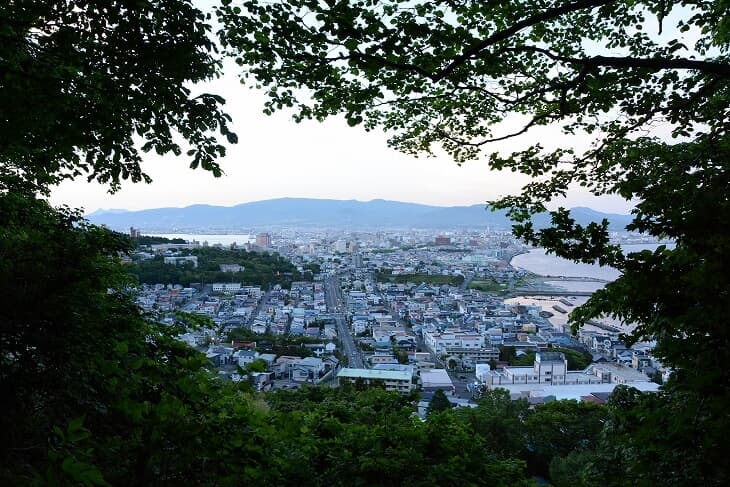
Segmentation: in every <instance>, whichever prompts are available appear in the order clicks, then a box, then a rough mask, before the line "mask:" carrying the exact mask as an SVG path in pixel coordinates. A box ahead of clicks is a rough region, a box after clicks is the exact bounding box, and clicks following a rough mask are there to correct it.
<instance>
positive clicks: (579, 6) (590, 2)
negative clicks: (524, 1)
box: [430, 0, 613, 81]
mask: <svg viewBox="0 0 730 487" xmlns="http://www.w3.org/2000/svg"><path fill="white" fill-rule="evenodd" d="M612 1H613V0H580V1H578V2H575V3H571V4H567V5H563V6H561V7H556V8H551V9H548V10H545V11H544V12H542V13H539V14H537V15H533V16H531V17H528V18H526V19H525V20H522V21H520V22H517V23H516V24H514V25H513V26H511V27H509V28H507V29H504V30H501V31H499V32H496V33H494V34H492V35H491V36H489V37H487V38H486V39H484V40H482V41H481V42H479V43H477V44H474V45H473V46H471V47H470V48H468V49H466V50H465V51H464V52H463V53H461V55H459V56H457V57H455V58H454V59H453V60H452V61H451V62H450V63H449V64H448V65H447V66H446V67H445V68H444V69H442V70H441V71H439V72H438V73H436V74H434V75H432V76H430V78H431V79H433V80H434V81H440V80H442V79H444V78H445V77H447V76H448V75H449V74H451V73H452V72H453V71H454V70H455V69H456V68H457V67H458V66H459V65H461V64H463V63H464V62H466V60H468V59H469V58H470V57H472V56H474V55H476V54H479V52H480V51H483V50H484V49H486V48H487V47H489V46H491V45H493V44H496V43H497V42H500V41H503V40H505V39H509V38H510V37H512V36H513V35H515V34H517V33H518V32H519V31H521V30H522V29H526V28H528V27H532V26H533V25H537V24H539V23H541V22H545V21H546V20H550V19H554V18H556V17H560V16H561V15H565V14H568V13H571V12H577V11H579V10H584V9H592V8H595V7H601V6H603V5H606V4H609V3H611V2H612Z"/></svg>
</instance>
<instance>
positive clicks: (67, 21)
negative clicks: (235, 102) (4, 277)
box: [0, 0, 236, 192]
mask: <svg viewBox="0 0 730 487" xmlns="http://www.w3.org/2000/svg"><path fill="white" fill-rule="evenodd" d="M207 19H208V17H207V16H206V15H205V14H203V12H201V11H200V10H198V9H197V8H195V7H193V5H192V3H191V2H190V0H171V1H169V0H165V1H162V0H149V1H141V2H128V1H124V0H93V1H90V0H45V1H31V0H11V1H9V2H3V4H2V6H0V92H1V93H2V96H0V113H2V116H0V133H2V134H3V136H2V138H0V190H2V191H7V190H9V189H12V190H15V191H18V190H21V189H23V190H26V191H29V192H37V191H40V192H47V191H48V186H49V185H50V184H54V183H57V182H59V181H61V180H62V179H66V178H76V177H78V176H81V175H86V176H87V177H88V179H89V180H92V179H95V180H98V181H100V182H102V183H108V184H109V185H110V188H111V189H112V190H116V189H118V188H119V185H120V182H121V181H122V180H125V179H129V180H131V181H149V180H150V179H149V177H148V176H147V175H146V174H145V173H144V171H143V169H142V167H141V162H142V155H141V153H142V152H149V151H155V152H156V153H158V154H166V153H173V154H176V155H180V154H181V152H182V151H183V150H184V149H185V147H184V145H181V142H183V143H184V144H188V145H189V150H188V152H187V153H188V155H189V156H192V162H191V164H190V165H191V167H193V168H195V167H198V166H200V167H202V168H203V169H205V170H208V171H211V172H212V173H213V174H214V175H220V174H221V170H220V167H219V166H218V164H217V163H216V162H215V159H216V158H217V157H218V156H222V155H224V154H225V148H224V147H223V146H222V145H221V144H220V143H219V142H218V141H217V140H216V137H215V136H214V135H213V133H214V132H216V131H217V132H220V133H221V134H222V135H223V136H224V137H225V138H226V139H227V140H228V142H235V141H236V136H235V134H233V133H232V132H231V131H230V130H229V128H228V123H229V121H230V117H229V116H228V115H226V114H225V113H223V112H222V111H221V109H220V107H221V105H222V104H223V103H224V100H223V99H222V98H221V97H220V96H217V95H213V94H207V93H202V94H199V95H193V94H192V92H191V90H190V88H188V87H187V86H186V85H187V84H188V83H195V82H199V81H205V80H208V79H211V78H214V77H216V76H218V73H219V69H220V61H219V60H217V59H216V58H215V57H214V54H215V50H216V48H215V42H214V40H213V38H212V37H211V35H210V30H211V27H210V24H209V23H208V22H207ZM138 143H141V148H138V147H139V146H138Z"/></svg>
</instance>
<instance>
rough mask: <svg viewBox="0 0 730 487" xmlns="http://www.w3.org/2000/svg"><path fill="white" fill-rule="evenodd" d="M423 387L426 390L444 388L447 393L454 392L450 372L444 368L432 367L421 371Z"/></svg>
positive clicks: (434, 390)
mask: <svg viewBox="0 0 730 487" xmlns="http://www.w3.org/2000/svg"><path fill="white" fill-rule="evenodd" d="M421 388H422V389H423V391H424V392H436V391H438V390H442V391H444V392H445V393H447V394H453V393H454V390H455V388H454V383H453V382H452V381H451V377H449V373H448V372H446V370H444V369H431V370H422V371H421Z"/></svg>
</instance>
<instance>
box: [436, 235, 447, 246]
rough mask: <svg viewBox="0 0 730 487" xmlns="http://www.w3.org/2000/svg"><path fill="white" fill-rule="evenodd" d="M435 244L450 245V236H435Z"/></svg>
mask: <svg viewBox="0 0 730 487" xmlns="http://www.w3.org/2000/svg"><path fill="white" fill-rule="evenodd" d="M435 242H436V245H451V237H447V236H445V235H439V236H438V237H436V241H435Z"/></svg>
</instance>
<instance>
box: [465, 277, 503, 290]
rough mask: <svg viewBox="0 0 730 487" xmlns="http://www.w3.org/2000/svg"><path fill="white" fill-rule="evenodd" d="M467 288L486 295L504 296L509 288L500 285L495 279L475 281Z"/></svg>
mask: <svg viewBox="0 0 730 487" xmlns="http://www.w3.org/2000/svg"><path fill="white" fill-rule="evenodd" d="M467 287H468V288H469V289H476V290H477V291H482V292H485V293H494V294H504V293H506V292H507V286H506V285H505V284H500V283H498V282H497V281H495V280H494V279H474V280H472V281H471V282H470V283H469V285H468V286H467Z"/></svg>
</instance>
